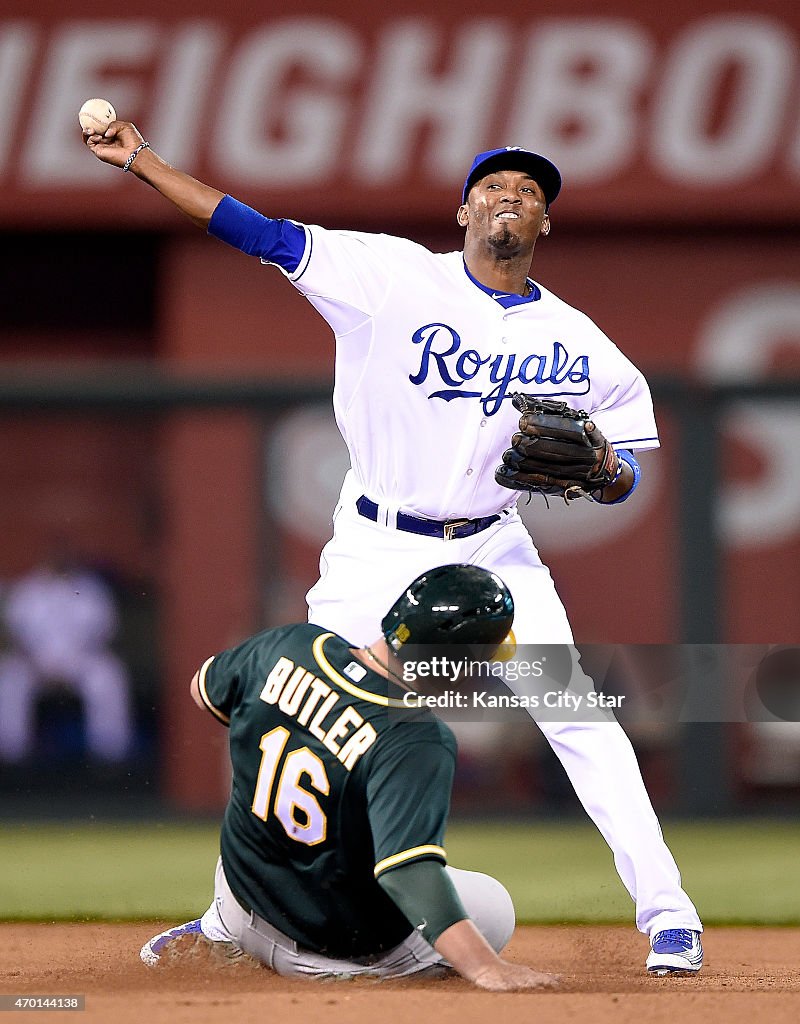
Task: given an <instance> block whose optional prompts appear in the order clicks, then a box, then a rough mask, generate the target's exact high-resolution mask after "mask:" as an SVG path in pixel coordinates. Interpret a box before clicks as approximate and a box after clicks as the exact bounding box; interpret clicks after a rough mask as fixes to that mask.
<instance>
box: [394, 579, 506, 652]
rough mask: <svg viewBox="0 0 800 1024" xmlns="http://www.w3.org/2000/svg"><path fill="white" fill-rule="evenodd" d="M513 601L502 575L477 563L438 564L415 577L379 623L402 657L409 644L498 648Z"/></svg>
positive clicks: (488, 649)
mask: <svg viewBox="0 0 800 1024" xmlns="http://www.w3.org/2000/svg"><path fill="white" fill-rule="evenodd" d="M513 620H514V601H513V598H512V597H511V594H510V592H509V590H508V587H507V586H506V585H505V583H503V581H502V580H501V579H500V577H499V576H496V575H495V574H494V573H493V572H489V570H488V569H481V568H480V567H479V566H477V565H440V566H437V567H436V568H435V569H430V570H429V571H428V572H424V573H423V574H422V575H421V576H417V578H416V579H415V580H414V582H413V583H411V584H409V586H407V587H406V589H405V590H404V591H403V593H402V594H401V595H400V597H398V599H397V600H396V601H395V603H394V604H393V605H392V607H391V608H390V609H389V611H388V612H387V613H386V615H385V616H384V617H383V620H382V622H381V629H382V630H383V635H384V637H385V638H386V642H387V643H388V645H389V646H390V647H391V649H392V650H393V651H394V653H395V654H396V655H398V656H399V657H401V658H402V650H403V648H404V647H406V646H411V647H414V648H415V654H416V655H418V653H419V649H420V647H423V646H424V647H426V648H428V647H452V646H453V645H461V644H465V645H470V646H473V645H478V646H481V647H484V648H487V652H486V653H488V652H493V651H495V650H496V649H497V648H498V647H499V646H500V644H501V643H502V642H503V640H505V638H506V637H507V636H508V633H509V630H510V629H511V623H512V622H513Z"/></svg>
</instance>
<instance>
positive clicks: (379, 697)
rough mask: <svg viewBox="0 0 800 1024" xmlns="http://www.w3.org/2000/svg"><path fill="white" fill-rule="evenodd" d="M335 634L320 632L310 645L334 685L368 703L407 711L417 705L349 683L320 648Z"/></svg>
mask: <svg viewBox="0 0 800 1024" xmlns="http://www.w3.org/2000/svg"><path fill="white" fill-rule="evenodd" d="M335 635H336V634H335V633H320V635H319V636H318V637H317V639H316V640H315V641H314V643H313V644H312V647H311V650H312V652H313V654H314V657H315V658H316V660H317V664H318V665H319V667H320V668H321V669H322V671H323V672H324V673H325V675H326V676H327V677H328V679H330V680H331V681H332V682H334V683H336V685H337V686H338V687H339V688H340V689H342V690H344V691H345V693H349V694H350V696H351V697H357V698H358V699H359V700H366V701H369V703H370V704H380V705H381V706H382V707H385V708H405V709H406V710H407V711H408V710H410V709H413V708H416V707H417V706H418V705H417V704H415V703H409V704H407V703H406V702H405V701H404V700H398V699H397V698H396V697H384V696H383V694H381V693H372V691H371V690H363V689H362V688H361V687H360V686H356V684H355V683H351V682H350V680H349V679H345V677H344V676H343V675H341V674H340V673H339V672H337V671H336V669H335V668H334V667H333V665H331V663H330V662H329V661H328V659H327V658H326V657H325V654H324V653H323V650H322V645H323V644H324V643H325V641H326V640H329V639H330V638H331V637H332V636H335Z"/></svg>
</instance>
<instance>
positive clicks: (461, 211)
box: [456, 205, 469, 228]
mask: <svg viewBox="0 0 800 1024" xmlns="http://www.w3.org/2000/svg"><path fill="white" fill-rule="evenodd" d="M456 220H457V221H458V223H459V225H460V226H461V227H462V228H465V227H466V226H467V221H468V220H469V210H468V208H467V207H466V205H465V206H459V208H458V213H457V214H456Z"/></svg>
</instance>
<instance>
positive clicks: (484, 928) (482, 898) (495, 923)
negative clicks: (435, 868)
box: [447, 867, 516, 953]
mask: <svg viewBox="0 0 800 1024" xmlns="http://www.w3.org/2000/svg"><path fill="white" fill-rule="evenodd" d="M447 871H448V873H449V875H450V877H451V879H452V881H453V884H454V885H455V887H456V891H457V892H458V895H459V897H460V899H461V902H462V903H463V904H464V909H465V910H466V912H467V913H468V914H469V916H470V918H471V919H472V921H473V922H474V923H475V926H476V927H477V929H478V931H479V932H480V933H481V934H482V935H483V937H484V938H485V939H486V941H487V942H488V943H489V945H490V946H491V947H492V949H493V950H494V951H495V952H496V953H499V952H500V951H501V950H502V949H504V948H505V946H507V945H508V942H509V940H510V938H511V936H512V935H513V934H514V926H515V924H516V915H515V913H514V904H513V902H512V900H511V896H510V894H509V892H508V890H507V889H506V887H505V886H504V885H503V884H502V883H501V882H498V881H497V879H496V878H492V876H491V875H484V874H482V873H481V872H479V871H465V870H463V869H462V868H451V867H448V868H447Z"/></svg>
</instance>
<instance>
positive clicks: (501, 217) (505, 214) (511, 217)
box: [495, 210, 519, 220]
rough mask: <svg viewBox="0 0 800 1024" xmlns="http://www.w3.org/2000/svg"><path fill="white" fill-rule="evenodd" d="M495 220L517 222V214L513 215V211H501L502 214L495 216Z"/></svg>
mask: <svg viewBox="0 0 800 1024" xmlns="http://www.w3.org/2000/svg"><path fill="white" fill-rule="evenodd" d="M495 216H496V218H497V220H519V214H518V213H514V211H513V210H503V212H502V213H498V214H495Z"/></svg>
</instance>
